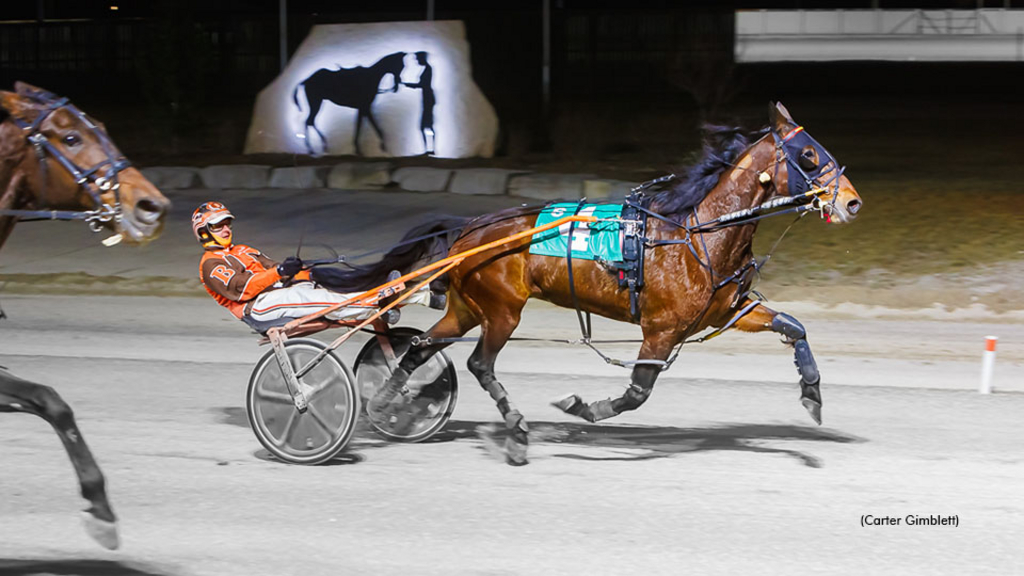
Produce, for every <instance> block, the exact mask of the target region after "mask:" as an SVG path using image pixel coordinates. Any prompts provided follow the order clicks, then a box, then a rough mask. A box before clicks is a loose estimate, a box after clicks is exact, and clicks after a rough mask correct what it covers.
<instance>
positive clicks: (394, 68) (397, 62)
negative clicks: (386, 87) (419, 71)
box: [373, 52, 405, 92]
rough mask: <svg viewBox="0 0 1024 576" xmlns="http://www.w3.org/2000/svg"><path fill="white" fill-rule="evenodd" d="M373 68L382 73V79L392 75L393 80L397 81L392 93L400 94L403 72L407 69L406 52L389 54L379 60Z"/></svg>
mask: <svg viewBox="0 0 1024 576" xmlns="http://www.w3.org/2000/svg"><path fill="white" fill-rule="evenodd" d="M373 67H374V68H376V69H377V70H378V71H380V77H381V78H383V77H384V76H385V75H387V74H391V77H392V79H393V80H394V81H395V85H394V88H392V89H391V91H392V92H398V87H399V86H401V85H402V70H404V69H405V52H395V53H394V54H388V55H387V56H385V57H383V58H381V59H380V60H378V61H377V63H376V64H374V65H373Z"/></svg>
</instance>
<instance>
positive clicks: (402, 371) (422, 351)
mask: <svg viewBox="0 0 1024 576" xmlns="http://www.w3.org/2000/svg"><path fill="white" fill-rule="evenodd" d="M449 294H450V296H449V299H448V309H447V311H446V313H445V316H444V317H443V318H441V320H440V321H438V323H437V324H435V325H434V326H433V327H432V328H431V329H430V330H428V331H427V333H426V334H425V335H424V336H425V337H427V338H431V339H445V338H455V337H459V336H462V335H463V334H465V333H466V332H468V331H469V330H471V329H473V328H474V327H476V326H477V325H481V322H480V321H479V320H478V319H477V318H480V317H482V318H485V319H486V322H484V323H482V325H481V334H480V340H479V341H478V342H477V345H476V348H475V349H474V350H473V353H472V354H471V355H470V357H469V362H468V365H469V371H470V372H472V373H473V375H474V376H476V379H477V380H478V381H479V382H480V386H481V387H482V388H483V389H484V390H486V391H487V393H488V394H490V396H491V399H492V400H494V402H495V404H496V405H497V406H498V411H499V412H500V413H501V417H502V419H503V420H504V421H505V427H506V428H507V429H508V433H509V435H508V437H507V438H506V439H505V461H506V462H508V463H509V464H511V465H513V466H522V465H524V464H528V463H529V461H528V460H527V458H526V451H527V447H528V446H529V432H530V429H529V427H528V426H527V425H526V419H525V418H524V417H523V414H522V413H521V412H520V411H519V409H518V408H516V407H515V405H514V404H512V402H511V400H509V397H508V392H507V391H506V390H505V387H504V386H503V385H502V384H501V382H499V381H498V379H497V377H496V376H495V374H494V361H495V358H497V356H498V352H500V351H501V349H502V348H503V347H504V346H505V343H506V342H508V339H509V337H510V336H511V335H512V332H513V331H514V330H515V329H516V326H518V325H519V319H520V316H521V313H522V307H523V305H525V303H526V299H525V298H522V299H520V298H513V299H511V301H512V302H513V303H512V304H508V301H507V300H504V299H502V298H497V297H493V298H486V299H483V298H481V300H482V301H484V302H487V303H488V306H489V308H491V309H488V310H487V311H486V312H487V313H486V314H485V313H483V311H482V310H481V308H480V307H479V306H478V305H477V304H476V302H477V301H476V300H474V301H472V302H473V304H471V305H468V304H467V303H466V301H465V300H464V299H463V295H462V294H460V293H459V292H456V291H451V292H449ZM496 305H498V306H501V308H502V310H500V311H497V310H492V309H493V308H495V306H496ZM449 344H450V343H448V342H440V343H435V344H430V345H427V346H420V347H415V348H413V349H411V350H409V352H408V353H406V355H405V356H403V357H402V360H401V362H399V364H398V368H397V369H396V370H395V372H394V374H393V375H392V376H391V378H390V379H389V380H388V381H387V382H386V383H385V385H384V386H382V387H381V389H380V391H379V392H378V393H377V395H376V396H374V397H373V399H371V400H370V402H369V404H367V412H368V413H369V414H370V417H371V418H376V419H380V418H381V416H382V415H383V416H389V414H387V411H388V410H389V409H390V407H391V406H394V404H392V401H393V399H394V398H395V397H396V396H398V395H399V394H404V393H405V390H404V388H405V382H406V381H407V380H408V378H409V375H410V374H412V373H413V372H415V371H416V369H417V368H418V367H419V366H420V365H422V364H423V363H424V362H426V361H427V360H429V359H430V357H431V356H433V355H434V354H435V353H437V352H439V351H440V350H442V349H443V348H445V347H447V346H449Z"/></svg>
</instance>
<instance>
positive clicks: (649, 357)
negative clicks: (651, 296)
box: [552, 333, 679, 422]
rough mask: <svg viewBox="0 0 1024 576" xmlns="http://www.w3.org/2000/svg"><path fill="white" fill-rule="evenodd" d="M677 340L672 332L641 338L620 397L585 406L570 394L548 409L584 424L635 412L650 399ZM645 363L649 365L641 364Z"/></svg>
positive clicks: (574, 395) (578, 398)
mask: <svg viewBox="0 0 1024 576" xmlns="http://www.w3.org/2000/svg"><path fill="white" fill-rule="evenodd" d="M678 338H679V335H677V334H674V333H660V334H658V335H657V336H648V337H645V338H644V343H643V345H642V346H641V347H640V356H639V358H638V360H639V362H638V363H637V364H636V365H635V366H634V367H633V374H632V377H631V379H630V384H629V387H628V388H626V391H625V392H623V393H622V396H619V397H618V398H605V399H604V400H598V401H596V402H591V403H589V404H588V403H586V402H584V401H583V398H580V396H579V395H577V394H570V395H569V396H566V397H565V398H563V399H561V400H559V401H557V402H553V403H552V406H554V407H556V408H558V409H559V410H561V411H563V412H565V413H566V414H571V415H573V416H577V417H579V418H582V419H584V420H586V421H587V422H598V421H600V420H605V419H607V418H611V417H612V416H617V415H619V414H622V413H623V412H628V411H630V410H636V409H637V408H639V407H640V406H642V405H643V403H644V402H646V401H647V399H648V398H650V396H651V392H652V391H653V390H654V382H655V380H657V379H658V374H660V373H661V370H662V364H661V363H662V362H664V361H665V360H666V359H667V358H668V356H669V354H670V353H671V352H672V348H673V346H674V345H675V343H676V342H677V341H678ZM645 361H649V362H647V363H645Z"/></svg>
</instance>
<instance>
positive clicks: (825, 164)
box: [772, 126, 843, 196]
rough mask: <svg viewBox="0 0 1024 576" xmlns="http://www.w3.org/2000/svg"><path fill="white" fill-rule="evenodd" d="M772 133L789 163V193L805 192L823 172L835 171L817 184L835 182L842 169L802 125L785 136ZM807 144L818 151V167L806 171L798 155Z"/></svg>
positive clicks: (795, 194) (825, 184) (792, 194)
mask: <svg viewBox="0 0 1024 576" xmlns="http://www.w3.org/2000/svg"><path fill="white" fill-rule="evenodd" d="M772 135H773V136H774V137H775V141H776V143H778V144H780V145H781V146H782V151H783V153H784V154H785V157H786V163H787V164H789V178H788V180H789V195H790V196H798V195H800V194H803V193H804V192H807V191H808V190H810V189H811V186H814V185H815V182H816V181H817V180H818V178H820V177H821V176H822V175H824V174H828V173H829V172H835V174H834V175H833V176H832V177H831V178H829V179H828V181H827V182H823V183H819V184H818V185H819V186H822V187H826V186H828V185H829V184H832V183H833V182H836V185H838V182H837V180H838V179H839V176H840V175H841V174H842V173H843V170H842V169H841V168H840V167H839V163H838V162H836V159H835V158H833V157H832V155H831V154H829V152H828V150H826V149H825V147H824V146H822V145H821V144H819V143H818V141H817V140H815V139H814V138H812V137H811V135H810V134H808V133H807V132H806V131H805V130H804V127H803V126H797V127H796V128H794V129H793V130H792V131H790V132H789V134H786V135H785V136H781V137H780V136H779V134H778V133H777V132H775V131H774V130H773V131H772ZM808 146H810V147H812V148H814V150H815V151H816V152H817V153H818V167H817V168H815V169H814V170H812V171H811V172H806V171H804V169H803V168H802V167H801V166H800V155H801V154H802V153H803V151H804V149H805V148H807V147H808Z"/></svg>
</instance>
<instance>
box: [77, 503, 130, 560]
mask: <svg viewBox="0 0 1024 576" xmlns="http://www.w3.org/2000/svg"><path fill="white" fill-rule="evenodd" d="M82 524H84V525H85V532H86V533H87V534H88V535H89V536H91V537H92V539H93V540H95V541H96V542H98V543H99V545H100V546H103V547H104V548H106V549H107V550H117V548H118V547H119V546H121V538H120V537H119V536H118V535H117V521H114V522H108V521H107V520H101V519H99V518H97V517H96V516H93V515H92V513H90V512H89V511H88V510H86V511H84V512H82Z"/></svg>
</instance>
